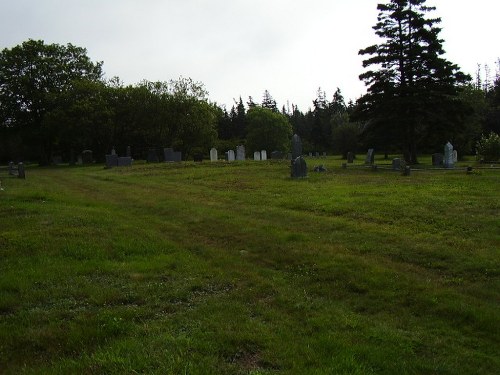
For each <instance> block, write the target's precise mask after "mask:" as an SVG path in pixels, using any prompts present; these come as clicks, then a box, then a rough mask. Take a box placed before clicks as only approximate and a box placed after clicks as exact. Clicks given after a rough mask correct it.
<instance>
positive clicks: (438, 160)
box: [432, 153, 443, 167]
mask: <svg viewBox="0 0 500 375" xmlns="http://www.w3.org/2000/svg"><path fill="white" fill-rule="evenodd" d="M432 165H433V166H434V167H439V166H442V165H443V154H439V153H436V154H432Z"/></svg>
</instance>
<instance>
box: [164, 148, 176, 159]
mask: <svg viewBox="0 0 500 375" xmlns="http://www.w3.org/2000/svg"><path fill="white" fill-rule="evenodd" d="M163 160H165V161H166V162H171V161H174V149H173V148H164V149H163Z"/></svg>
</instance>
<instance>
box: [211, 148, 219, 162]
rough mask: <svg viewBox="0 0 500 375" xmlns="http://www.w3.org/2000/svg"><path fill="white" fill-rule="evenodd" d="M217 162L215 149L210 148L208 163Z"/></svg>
mask: <svg viewBox="0 0 500 375" xmlns="http://www.w3.org/2000/svg"><path fill="white" fill-rule="evenodd" d="M217 160H218V155H217V149H216V148H211V149H210V161H217Z"/></svg>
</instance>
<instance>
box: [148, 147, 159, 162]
mask: <svg viewBox="0 0 500 375" xmlns="http://www.w3.org/2000/svg"><path fill="white" fill-rule="evenodd" d="M146 160H147V162H148V163H159V162H160V159H159V158H158V153H157V152H156V148H150V149H149V150H148V158H147V159H146Z"/></svg>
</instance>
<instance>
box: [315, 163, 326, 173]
mask: <svg viewBox="0 0 500 375" xmlns="http://www.w3.org/2000/svg"><path fill="white" fill-rule="evenodd" d="M314 172H326V168H325V166H324V165H323V164H321V165H318V166H316V167H314Z"/></svg>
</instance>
